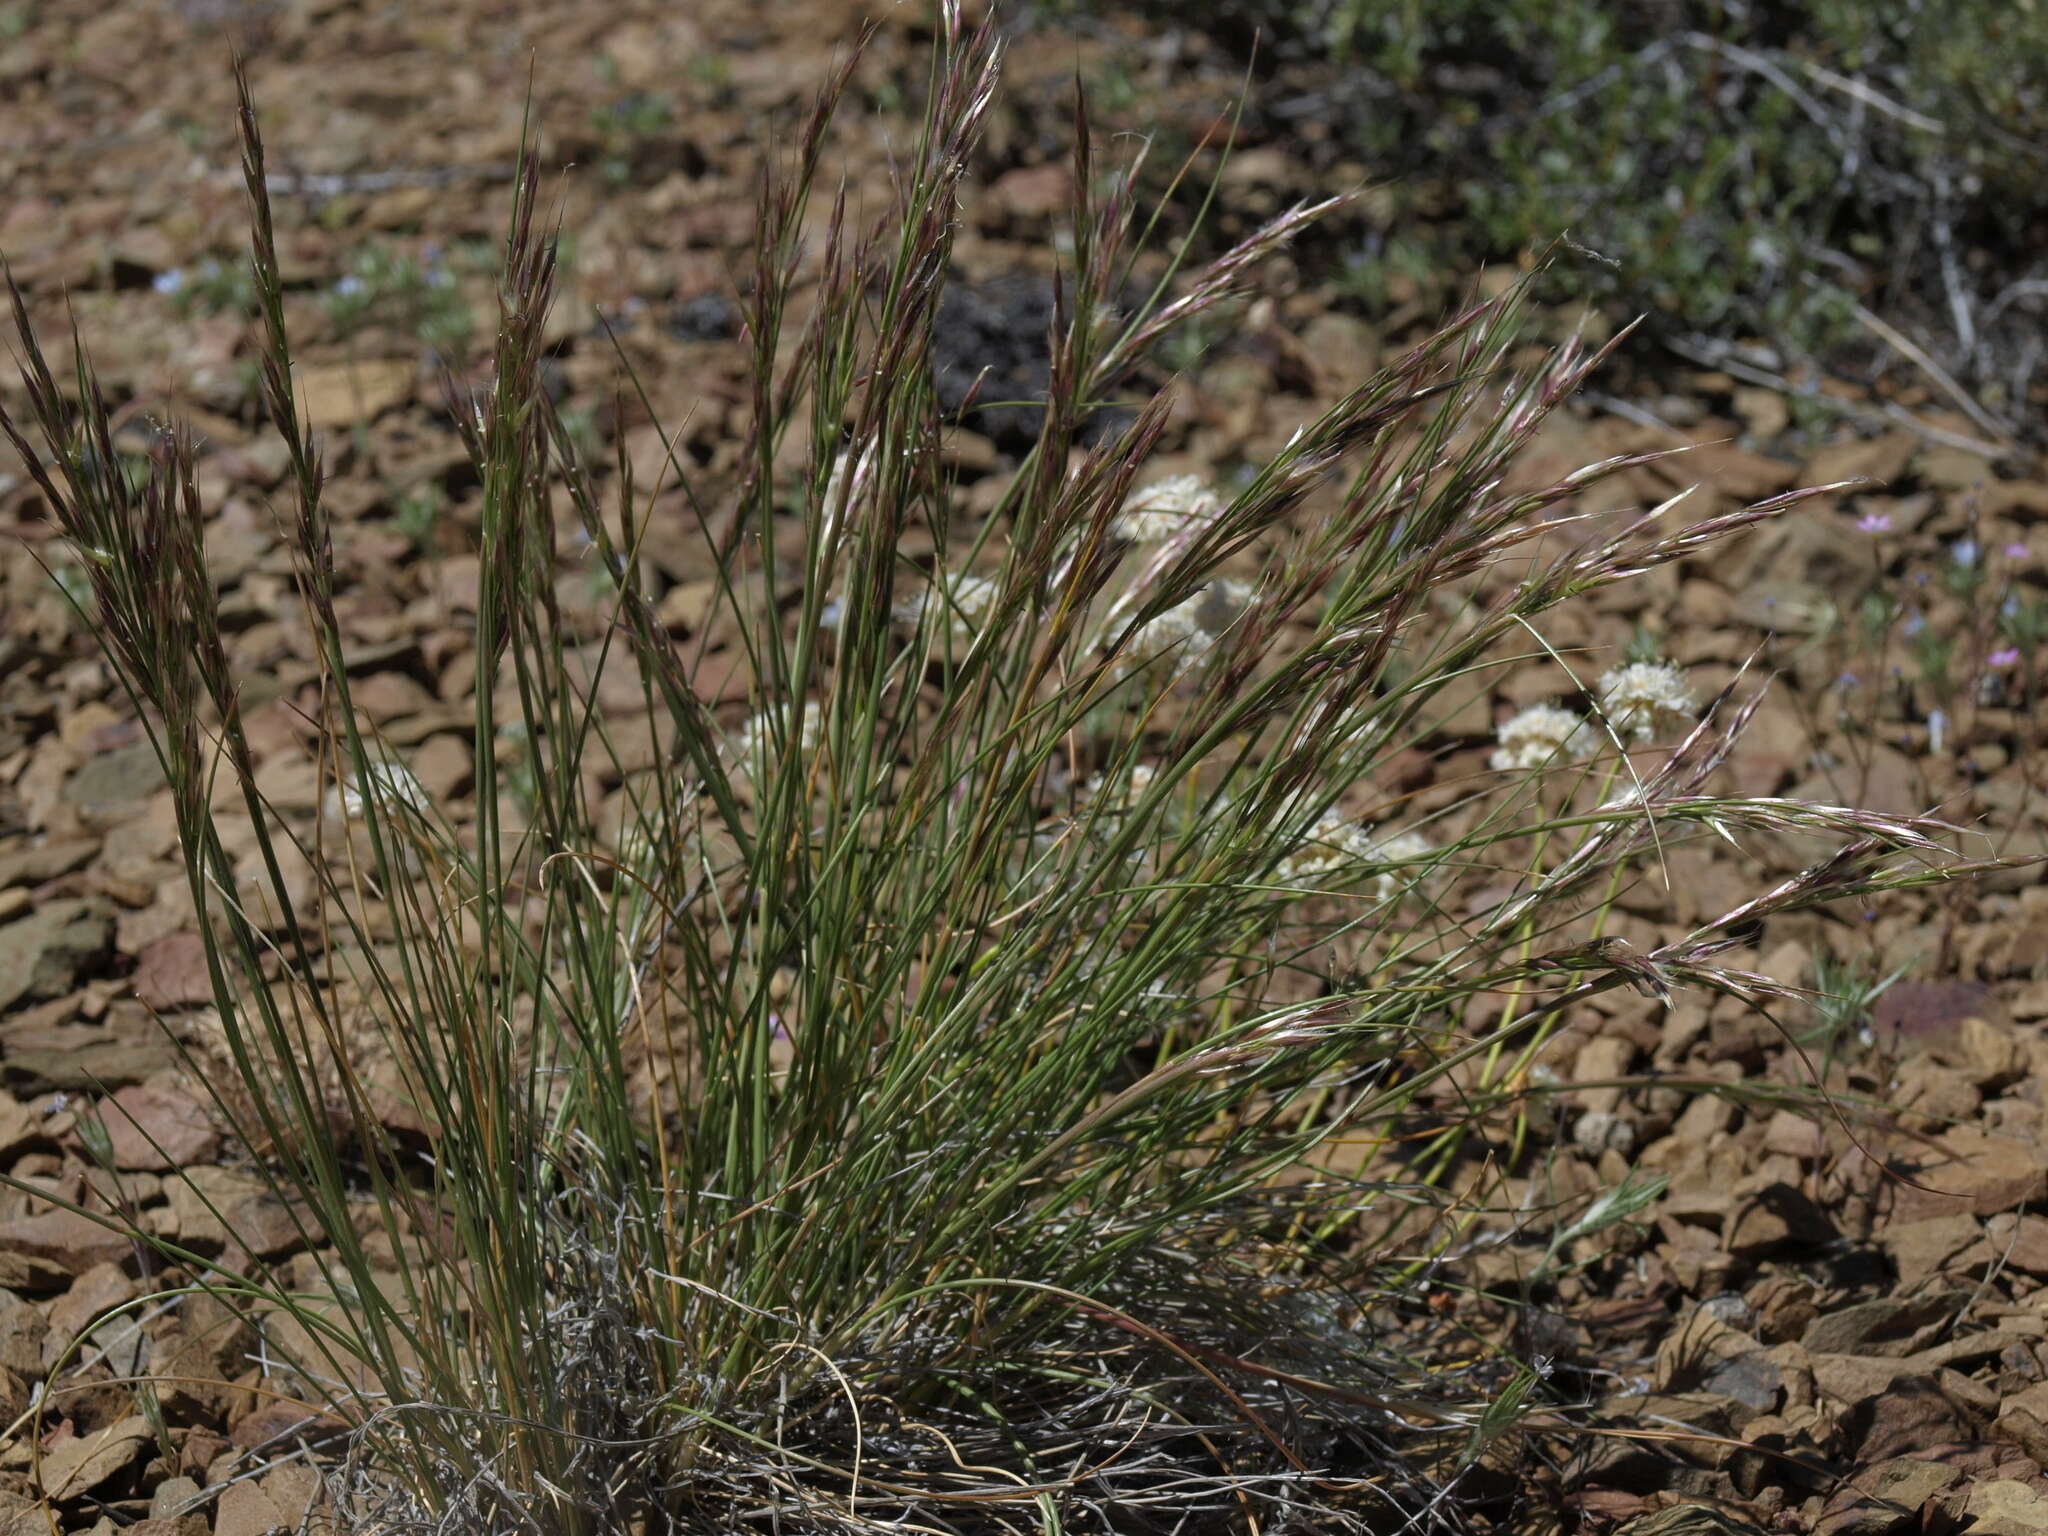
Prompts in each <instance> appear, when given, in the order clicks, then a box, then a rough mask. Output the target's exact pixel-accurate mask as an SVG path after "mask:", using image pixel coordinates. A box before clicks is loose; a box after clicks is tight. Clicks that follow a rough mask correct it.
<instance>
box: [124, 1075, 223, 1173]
mask: <svg viewBox="0 0 2048 1536" xmlns="http://www.w3.org/2000/svg"><path fill="white" fill-rule="evenodd" d="M100 1122H101V1123H102V1124H103V1125H105V1126H106V1128H107V1139H108V1140H109V1141H110V1142H111V1143H112V1144H113V1156H114V1166H115V1167H116V1168H124V1169H129V1170H133V1171H150V1172H161V1171H163V1170H166V1169H171V1168H186V1167H190V1166H192V1165H193V1164H195V1163H204V1162H207V1161H209V1160H210V1159H211V1158H212V1157H213V1156H214V1155H215V1154H216V1153H217V1152H219V1151H220V1133H219V1132H218V1131H217V1130H215V1129H214V1125H213V1121H212V1119H211V1118H210V1117H209V1116H208V1114H207V1112H206V1106H205V1105H203V1104H201V1103H200V1102H199V1101H198V1100H197V1099H194V1098H193V1097H191V1095H189V1094H184V1093H180V1092H178V1091H177V1090H176V1089H175V1088H157V1087H153V1086H151V1085H150V1084H148V1083H137V1084H135V1085H134V1086H133V1087H129V1088H123V1089H122V1090H121V1091H120V1092H118V1093H116V1094H114V1095H113V1096H112V1097H111V1098H110V1099H109V1100H108V1101H107V1102H106V1103H105V1104H102V1105H101V1106H100Z"/></svg>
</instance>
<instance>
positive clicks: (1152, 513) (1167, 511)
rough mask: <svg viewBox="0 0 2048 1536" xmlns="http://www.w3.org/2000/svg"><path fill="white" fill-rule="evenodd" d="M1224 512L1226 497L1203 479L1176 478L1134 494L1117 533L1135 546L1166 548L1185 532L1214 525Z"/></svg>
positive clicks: (1196, 477) (1117, 526) (1153, 484)
mask: <svg viewBox="0 0 2048 1536" xmlns="http://www.w3.org/2000/svg"><path fill="white" fill-rule="evenodd" d="M1222 510H1223V498H1222V496H1220V495H1219V494H1217V491H1216V489H1215V487H1214V486H1212V485H1210V484H1209V483H1208V482H1207V481H1206V480H1204V479H1202V477H1201V476H1200V475H1174V476H1172V477H1171V478H1170V479H1166V480H1155V481H1153V482H1152V483H1151V484H1150V485H1148V486H1145V487H1144V488H1142V489H1141V490H1136V491H1133V492H1131V494H1130V495H1129V496H1128V497H1126V498H1125V500H1124V505H1123V511H1122V513H1121V514H1119V516H1118V517H1117V520H1116V524H1115V528H1114V532H1115V534H1116V536H1117V537H1118V538H1120V539H1124V540H1127V541H1129V542H1130V543H1133V544H1163V543H1165V542H1166V541H1167V540H1168V539H1170V538H1172V537H1173V536H1174V535H1175V534H1177V533H1179V532H1181V530H1182V529H1184V528H1187V527H1189V526H1191V525H1193V524H1197V523H1207V522H1212V521H1214V520H1215V518H1216V516H1217V514H1218V513H1220V512H1222Z"/></svg>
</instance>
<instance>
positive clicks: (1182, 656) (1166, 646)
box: [1130, 577, 1255, 666]
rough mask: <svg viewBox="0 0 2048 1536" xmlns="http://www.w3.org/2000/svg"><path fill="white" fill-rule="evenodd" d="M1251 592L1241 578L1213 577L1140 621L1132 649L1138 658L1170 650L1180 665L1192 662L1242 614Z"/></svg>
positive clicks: (1189, 664)
mask: <svg viewBox="0 0 2048 1536" xmlns="http://www.w3.org/2000/svg"><path fill="white" fill-rule="evenodd" d="M1254 595H1255V594H1254V593H1253V591H1252V589H1251V588H1250V587H1249V586H1247V585H1245V583H1243V582H1241V581H1232V580H1230V579H1229V578H1227V577H1224V578H1220V579H1218V580H1216V581H1212V582H1210V583H1209V584H1208V585H1207V586H1205V587H1203V588H1202V589H1201V590H1200V591H1199V592H1197V593H1195V595H1194V596H1193V597H1191V598H1189V599H1188V600H1187V601H1186V602H1182V603H1176V604H1174V605H1173V607H1171V608H1169V609H1167V610H1166V612H1164V613H1162V614H1160V615H1158V616H1157V617H1156V618H1152V619H1148V620H1147V621H1146V622H1145V623H1143V624H1141V625H1139V626H1138V630H1137V633H1135V634H1134V635H1132V636H1131V645H1130V649H1131V652H1132V654H1134V655H1136V656H1137V657H1139V658H1140V659H1141V660H1145V661H1151V660H1154V659H1155V658H1157V657H1159V656H1160V655H1162V654H1164V653H1165V652H1167V651H1169V650H1173V651H1176V656H1175V660H1176V662H1177V663H1178V664H1179V665H1181V666H1192V665H1194V663H1195V662H1197V661H1199V660H1200V659H1201V658H1202V657H1203V656H1205V655H1207V654H1208V652H1209V648H1210V647H1211V646H1213V645H1214V644H1215V643H1216V641H1217V638H1218V637H1219V636H1220V635H1222V634H1223V632H1224V631H1225V630H1227V629H1229V628H1230V626H1231V625H1233V624H1235V623H1236V622H1237V621H1238V619H1239V618H1241V617H1243V615H1244V611H1245V610H1246V609H1247V608H1249V607H1250V606H1251V604H1252V598H1253V596H1254Z"/></svg>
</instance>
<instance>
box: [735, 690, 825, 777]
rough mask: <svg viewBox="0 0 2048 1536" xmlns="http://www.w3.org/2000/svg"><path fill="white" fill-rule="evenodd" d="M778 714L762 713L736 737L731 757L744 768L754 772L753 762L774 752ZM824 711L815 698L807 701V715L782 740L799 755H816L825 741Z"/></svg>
mask: <svg viewBox="0 0 2048 1536" xmlns="http://www.w3.org/2000/svg"><path fill="white" fill-rule="evenodd" d="M778 713H779V711H771V710H763V711H762V712H761V713H760V714H758V715H756V716H754V718H753V719H751V720H749V721H748V722H747V723H746V724H745V725H743V726H741V727H740V730H739V734H738V735H737V736H735V737H734V738H733V744H732V755H733V757H734V759H735V760H736V761H737V762H738V763H739V765H740V766H741V767H742V768H745V769H748V770H750V771H751V769H752V767H753V765H754V763H755V762H756V761H757V760H758V759H759V758H760V757H761V755H762V754H764V753H770V752H773V751H774V750H775V744H776V740H777V732H776V727H777V725H778V724H779V723H780V722H778V721H777V720H776V718H775V716H776V714H778ZM824 734H825V712H824V711H823V710H821V709H820V708H818V705H817V701H816V700H815V699H806V700H805V701H804V712H803V714H802V715H801V716H800V717H799V719H798V721H797V726H796V730H795V731H794V732H785V733H784V734H783V736H782V740H784V741H786V742H787V743H788V744H789V745H790V746H792V747H794V748H795V749H796V750H797V751H799V752H814V751H816V750H817V747H818V743H819V742H820V741H821V740H823V739H824Z"/></svg>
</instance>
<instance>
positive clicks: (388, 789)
mask: <svg viewBox="0 0 2048 1536" xmlns="http://www.w3.org/2000/svg"><path fill="white" fill-rule="evenodd" d="M369 777H370V780H371V782H372V785H373V788H372V789H371V790H370V797H374V798H376V799H377V800H379V801H380V802H381V803H383V804H385V805H396V806H399V807H401V808H402V809H405V810H408V811H412V812H413V813H415V814H416V815H421V816H424V815H426V813H427V811H428V810H429V809H430V808H431V802H430V801H429V800H428V798H427V791H426V788H425V786H424V785H422V784H421V783H420V781H419V780H418V779H417V778H415V777H414V776H413V772H412V770H411V769H410V768H408V767H406V766H405V764H403V763H399V762H393V761H392V760H390V759H389V758H386V759H383V760H382V761H379V762H374V763H372V764H370V774H369ZM366 798H368V797H366V796H365V795H364V793H363V786H362V784H360V783H359V782H358V781H356V780H354V779H345V780H343V781H342V783H341V786H340V787H339V788H338V789H331V790H329V791H328V792H327V814H328V815H329V816H330V817H332V818H334V819H335V820H337V821H360V820H362V818H363V804H364V801H365V799H366Z"/></svg>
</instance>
